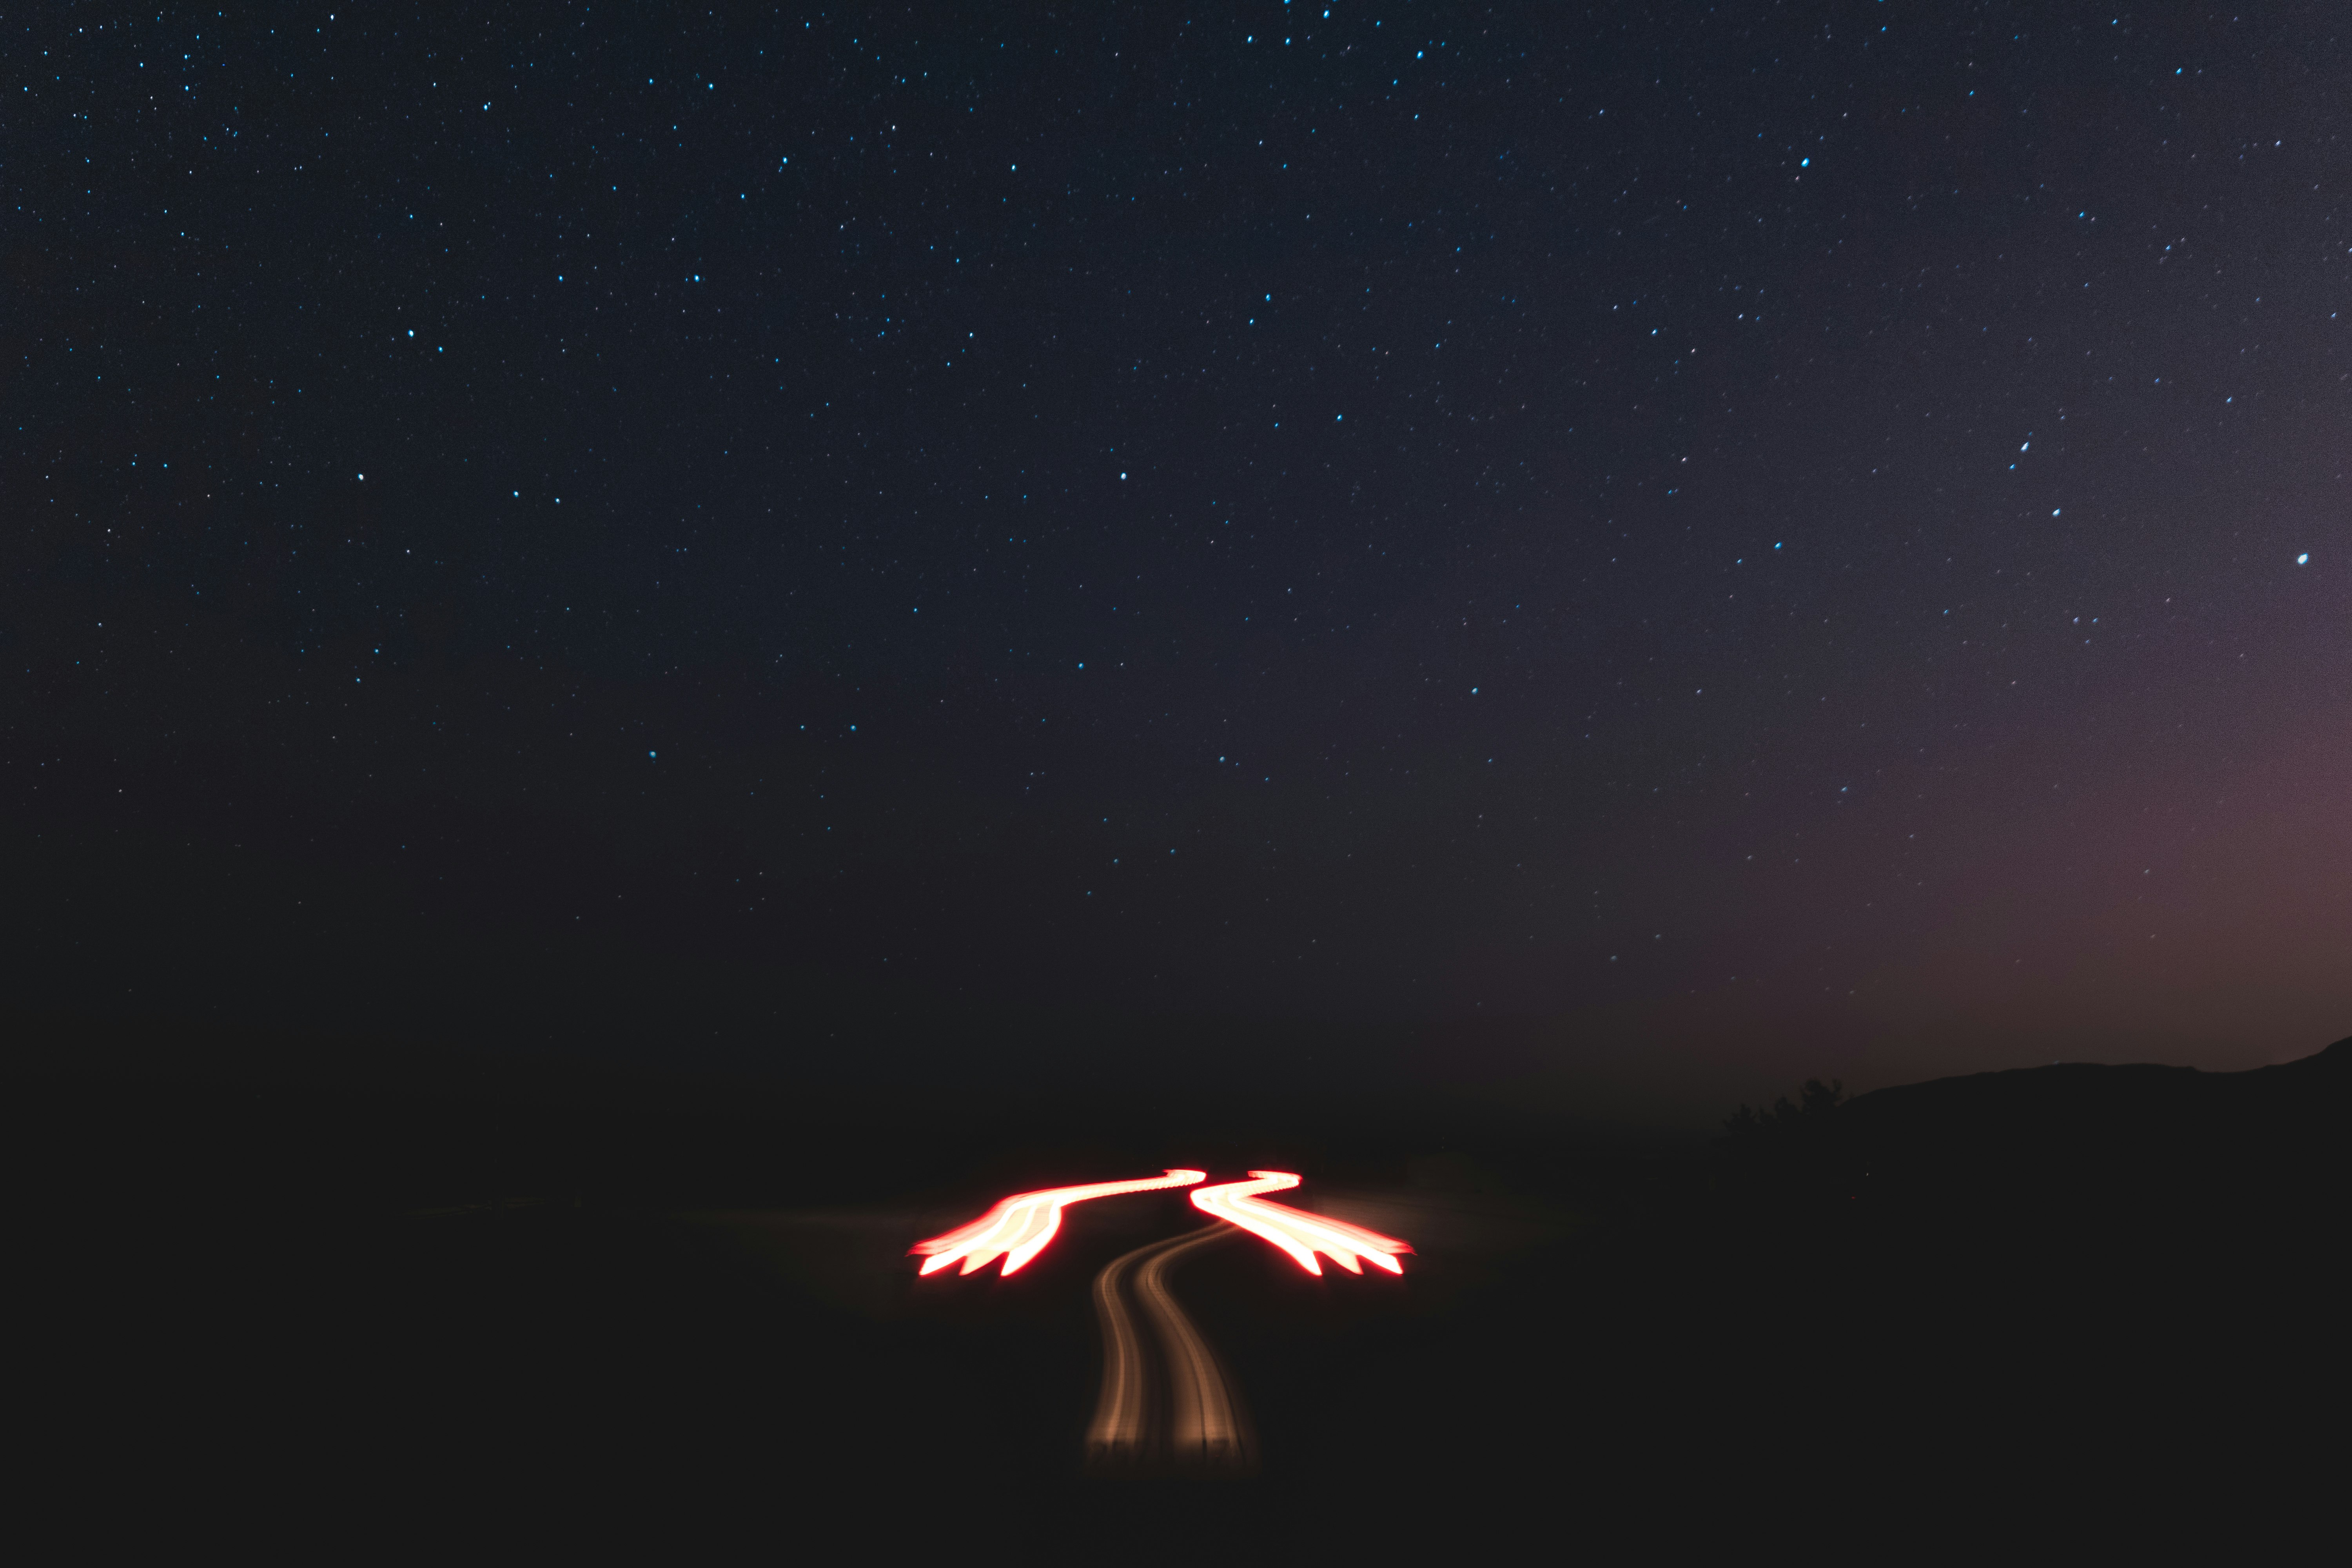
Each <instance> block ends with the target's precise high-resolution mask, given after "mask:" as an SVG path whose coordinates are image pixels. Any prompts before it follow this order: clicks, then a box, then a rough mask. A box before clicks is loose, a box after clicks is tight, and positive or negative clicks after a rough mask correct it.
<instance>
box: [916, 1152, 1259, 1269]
mask: <svg viewBox="0 0 2352 1568" xmlns="http://www.w3.org/2000/svg"><path fill="white" fill-rule="evenodd" d="M1208 1176H1209V1173H1207V1172H1206V1171H1171V1172H1169V1173H1167V1174H1166V1175H1164V1176H1145V1177H1141V1178H1139V1179H1138V1180H1136V1181H1132V1182H1096V1183H1093V1184H1090V1185H1087V1186H1082V1187H1047V1188H1045V1189H1044V1190H1043V1191H1040V1192H1034V1193H1015V1194H1013V1195H1012V1196H1011V1197H1009V1198H1004V1199H1003V1200H1001V1201H999V1202H998V1203H997V1205H996V1206H995V1207H993V1208H992V1209H990V1210H989V1211H988V1212H987V1213H986V1214H984V1215H981V1216H980V1217H979V1218H978V1219H976V1220H973V1221H972V1222H971V1224H970V1225H966V1226H957V1227H956V1228H955V1229H953V1230H951V1231H949V1232H948V1233H947V1234H946V1235H944V1236H935V1237H931V1238H930V1239H929V1240H928V1241H919V1242H917V1243H915V1245H914V1246H912V1247H908V1248H907V1254H908V1257H914V1256H916V1255H918V1254H922V1255H926V1257H925V1261H924V1264H923V1268H922V1272H923V1273H925V1274H936V1273H938V1272H939V1271H940V1269H942V1268H946V1267H947V1266H948V1265H949V1264H950V1263H953V1262H954V1261H955V1260H956V1259H958V1258H961V1259H963V1267H962V1268H961V1269H958V1270H957V1272H958V1273H960V1274H970V1273H971V1272H973V1271H974V1270H975V1269H979V1268H986V1267H987V1266H988V1264H989V1262H990V1261H991V1260H992V1259H993V1258H1000V1257H1001V1258H1003V1259H1004V1268H1003V1273H1005V1274H1013V1273H1016V1272H1018V1271H1019V1270H1020V1269H1021V1268H1023V1267H1024V1266H1025V1265H1026V1264H1027V1263H1028V1261H1029V1260H1030V1259H1031V1258H1034V1257H1036V1256H1037V1254H1039V1253H1040V1252H1043V1251H1044V1250H1045V1244H1046V1243H1047V1242H1049V1241H1051V1240H1053V1239H1054V1233H1055V1231H1057V1230H1059V1229H1061V1228H1062V1210H1063V1208H1064V1207H1065V1206H1066V1205H1070V1204H1081V1203H1084V1202H1086V1201H1087V1199H1088V1198H1108V1197H1114V1196H1116V1195H1118V1194H1120V1193H1150V1192H1159V1191H1160V1190H1162V1189H1164V1188H1168V1187H1189V1186H1191V1185H1192V1184H1193V1183H1195V1182H1202V1181H1206V1180H1208ZM1290 1179H1291V1181H1292V1182H1293V1183H1294V1184H1296V1183H1297V1180H1298V1178H1297V1177H1296V1176H1293V1177H1292V1178H1290Z"/></svg>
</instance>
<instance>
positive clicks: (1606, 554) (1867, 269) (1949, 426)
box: [0, 0, 2352, 1082]
mask: <svg viewBox="0 0 2352 1568" xmlns="http://www.w3.org/2000/svg"><path fill="white" fill-rule="evenodd" d="M5 26H6V28H7V30H8V31H7V37H8V43H7V47H6V48H5V51H0V58H5V77H4V78H0V91H5V109H0V113H5V126H6V132H7V134H6V137H5V141H6V142H7V144H8V145H9V147H10V148H11V149H12V151H11V152H10V153H9V154H8V157H7V162H6V165H5V186H6V211H5V240H0V245H4V246H5V260H6V265H7V269H8V278H9V289H8V294H7V298H8V300H9V305H8V308H7V309H6V310H5V311H0V349H5V354H0V366H5V379H4V380H0V395H5V437H0V505H5V516H6V518H7V520H8V521H7V527H6V528H5V595H6V597H5V605H0V723H5V730H0V734H5V754H0V792H5V803H6V810H7V813H8V815H9V817H10V819H11V822H12V824H13V826H12V827H11V830H10V833H9V835H8V837H9V840H10V847H9V849H8V851H7V853H8V856H9V858H10V860H11V862H12V870H11V874H10V879H11V881H12V882H13V883H14V884H15V886H16V889H17V891H16V896H15V897H14V898H13V899H12V900H11V902H12V904H13V906H14V907H13V908H12V910H11V911H10V915H9V919H10V921H11V922H12V924H11V936H10V941H11V942H12V945H13V946H14V947H15V948H16V952H17V954H18V956H19V958H20V959H21V960H23V961H24V969H23V971H22V972H21V973H23V974H24V975H25V979H24V981H23V983H22V989H21V991H20V994H19V997H18V999H17V1000H18V1003H19V1004H20V1005H28V1006H35V1007H63V1008H82V1009H100V1010H107V1009H112V1010H118V1011H127V1012H129V1013H132V1014H139V1015H142V1016H159V1017H179V1016H207V1017H213V1018H219V1019H231V1020H237V1019H254V1020H261V1019H284V1018H294V1019H298V1020H301V1021H305V1022H306V1023H308V1024H313V1025H320V1026H333V1027H341V1028H351V1029H374V1030H388V1031H391V1032H393V1033H394V1034H401V1033H403V1032H405V1033H407V1034H410V1035H429V1034H434V1033H436V1032H439V1033H445V1034H451V1035H457V1036H465V1035H468V1034H469V1032H470V1033H471V1034H475V1035H482V1036H486V1037H487V1036H497V1035H500V1034H501V1032H504V1033H508V1034H511V1033H513V1032H515V1031H517V1030H521V1031H523V1032H530V1030H533V1029H536V1030H538V1031H539V1032H540V1033H541V1035H542V1036H543V1037H545V1038H546V1039H548V1040H550V1041H554V1042H556V1043H558V1044H561V1042H562V1040H564V1039H566V1038H569V1037H571V1035H570V1034H567V1031H575V1032H576V1031H577V1030H578V1029H581V1028H585V1027H587V1026H589V1025H590V1024H591V1023H593V1022H594V1021H597V1020H602V1021H604V1022H606V1023H608V1024H611V1025H612V1026H613V1028H614V1029H616V1030H618V1031H619V1032H620V1033H621V1034H622V1035H625V1036H626V1037H627V1041H628V1042H629V1043H625V1045H624V1046H623V1047H620V1048H623V1049H625V1050H627V1051H635V1052H638V1053H640V1054H644V1055H648V1056H659V1055H661V1054H663V1053H665V1052H670V1051H674V1050H679V1049H684V1048H686V1047H684V1046H682V1045H680V1044H679V1042H680V1041H684V1040H688V1039H689V1038H690V1039H692V1040H697V1041H708V1040H716V1041H720V1042H723V1043H726V1044H727V1045H728V1047H729V1048H730V1049H736V1050H740V1051H744V1052H750V1053H752V1054H754V1055H758V1054H760V1053H767V1054H768V1055H769V1056H771V1057H772V1058H775V1059H779V1060H790V1059H793V1054H794V1053H796V1052H804V1051H807V1050H810V1049H813V1048H814V1047H810V1046H809V1045H808V1044H807V1042H806V1039H805V1038H804V1037H805V1036H806V1034H807V1031H806V1030H805V1028H803V1027H802V1025H803V1024H804V1023H805V1021H806V1020H807V1019H808V1018H812V1017H816V1016H824V1017H826V1018H828V1019H838V1018H840V1017H845V1016H860V1015H862V1014H865V1013H870V1012H872V1011H873V1010H875V1009H877V1008H878V1009H881V1010H883V1011H888V1010H890V1009H894V1008H895V1009H899V1010H901V1011H902V1012H905V1011H907V1010H912V1011H913V1012H915V1013H920V1012H923V1011H924V1010H926V1009H929V1010H930V1011H931V1012H932V1013H937V1012H939V1010H941V1009H945V1010H948V1011H950V1012H953V1011H955V1010H958V1009H961V1010H965V1011H966V1012H968V1013H970V1014H971V1016H1027V1012H1034V1011H1035V1010H1037V1009H1064V1010H1069V1009H1076V1010H1080V1011H1086V1012H1088V1013H1089V1016H1109V1017H1134V1018H1145V1017H1153V1018H1168V1017H1198V1018H1248V1019H1256V1020H1261V1021H1265V1020H1274V1021H1281V1020H1297V1021H1302V1022H1315V1023H1318V1025H1321V1026H1348V1025H1349V1024H1351V1023H1370V1022H1379V1023H1381V1024H1384V1025H1386V1024H1394V1023H1396V1022H1397V1021H1399V1020H1403V1021H1408V1022H1414V1023H1426V1024H1429V1025H1432V1026H1443V1025H1447V1024H1449V1023H1451V1024H1458V1023H1461V1022H1463V1021H1465V1020H1472V1021H1475V1020H1477V1019H1481V1018H1486V1019H1510V1020H1517V1021H1520V1024H1521V1025H1522V1026H1524V1027H1526V1028H1528V1029H1532V1030H1534V1031H1535V1034H1534V1035H1533V1036H1532V1037H1534V1038H1537V1039H1538V1040H1539V1041H1541V1042H1544V1043H1543V1044H1542V1045H1541V1046H1540V1047H1539V1048H1540V1049H1541V1050H1546V1051H1554V1052H1557V1053H1561V1054H1563V1055H1567V1056H1572V1055H1573V1054H1574V1053H1575V1052H1577V1051H1580V1050H1600V1051H1606V1050H1616V1049H1635V1048H1638V1049H1642V1050H1648V1051H1653V1052H1656V1053H1661V1054H1662V1055H1664V1057H1666V1058H1671V1059H1679V1060H1685V1061H1689V1062H1701V1061H1722V1060H1730V1059H1737V1060H1738V1061H1739V1062H1741V1063H1744V1064H1747V1066H1748V1067H1749V1068H1755V1069H1757V1070H1759V1071H1762V1072H1764V1073H1765V1074H1766V1075H1767V1077H1774V1076H1777V1075H1781V1074H1787V1073H1797V1072H1812V1071H1827V1070H1830V1069H1832V1068H1834V1069H1839V1070H1843V1071H1844V1072H1845V1073H1846V1074H1847V1076H1848V1077H1849V1078H1850V1079H1854V1080H1857V1081H1862V1082H1872V1081H1889V1080H1893V1079H1900V1078H1903V1077H1906V1076H1918V1075H1919V1074H1920V1073H1921V1072H1923V1071H1926V1070H1929V1069H1935V1070H1955V1069H1958V1068H1972V1067H2004V1066H2011V1065H2018V1064H2020V1063H2024V1062H2030V1061H2036V1060H2047V1059H2050V1058H2054V1057H2057V1056H2062V1055H2063V1056H2066V1057H2069V1058H2074V1059H2161V1060H2173V1061H2183V1062H2192V1063H2196V1064H2199V1065H2204V1066H2209V1067H2242V1066H2250V1065H2253V1064H2255V1063H2257V1062H2262V1061H2268V1060H2276V1059H2285V1058H2292V1057H2295V1056H2300V1055H2304V1054H2306V1053H2307V1052H2309V1051H2310V1050H2313V1049H2316V1048H2318V1047H2320V1046H2322V1045H2324V1044H2325V1043H2326V1041H2327V1040H2329V1039H2332V1038H2335V1037H2337V1036H2340V1035H2342V1034H2343V1033H2345V1032H2346V1031H2347V1027H2352V809H2347V795H2352V789H2347V784H2352V635H2348V634H2352V626H2347V609H2352V529H2347V499H2352V498H2347V486H2346V481H2345V470H2346V462H2347V436H2352V421H2347V415H2352V142H2347V139H2346V126H2345V121H2344V117H2343V105H2344V104H2345V103H2346V102H2347V95H2352V42H2347V36H2346V34H2347V29H2346V27H2345V26H2344V16H2343V15H2342V13H2341V11H2340V10H2339V9H2338V8H2336V7H2333V6H2329V5H2319V4H2312V5H2291V4H2290V5H2274V6H2263V7H2259V8H2256V7H2246V8H2243V11H2242V12H2240V11H2233V10H2231V8H2229V7H2225V6H2214V5H2158V6H2141V7H2138V8H2134V9H2120V10H2107V11H2090V10H2086V9H2084V8H2081V7H2073V8H2064V7H2061V8H2053V7H2049V6H2037V5H2001V4H1991V5H1957V4H1941V3H1938V4H1927V3H1924V0H1868V3H1864V0H1840V3H1829V4H1820V5H1794V4H1762V3H1751V4H1723V5H1713V6H1708V5H1672V6H1656V7H1645V6H1641V5H1605V6H1593V7H1591V8H1586V9H1580V8H1578V7H1575V6H1570V5H1520V6H1475V5H1429V4H1417V5H1407V4H1389V3H1386V0H1381V3H1377V4H1374V3H1365V4H1349V5H1332V6H1330V7H1328V8H1325V7H1323V6H1320V5H1305V4H1290V5H1285V4H1281V3H1280V0H1252V3H1248V4H1241V5H1225V6H1221V7H1210V8H1198V7H1195V8H1186V7H1183V6H1180V5H1111V4H1103V5H1022V6H997V7H972V6H968V5H917V6H911V7H909V6H898V5H877V6H874V7H867V8H858V7H836V8H834V9H831V10H801V11H793V10H789V9H785V10H775V11H771V10H769V9H768V8H764V7H751V6H741V7H719V8H715V9H714V8H711V7H709V6H694V7H680V8H675V9H669V10H663V9H659V8H656V7H639V6H625V5H596V6H590V5H531V4H509V5H499V6H496V7H477V8H474V9H473V13H472V14H471V15H466V14H464V9H463V8H458V7H449V6H444V5H433V6H423V7H418V6H403V5H370V6H366V7H352V8H350V9H338V8H331V7H330V5H260V6H241V7H237V8H235V9H234V10H228V11H224V10H222V9H220V8H218V7H213V8H200V7H192V8H163V9H160V10H156V11H151V12H141V13H139V14H137V15H128V16H126V15H122V14H121V13H119V12H109V11H106V10H105V9H103V8H99V7H87V6H83V7H73V6H44V7H35V8H29V9H26V10H22V11H20V12H17V13H13V14H11V16H9V17H8V18H6V20H5ZM2339 313H2341V314H2339ZM1024 1010H1025V1011H1024ZM910 1016H911V1015H910ZM828 1037H830V1036H828ZM958 1048H959V1047H957V1046H955V1045H953V1044H951V1043H950V1044H938V1043H933V1044H925V1043H922V1042H920V1041H918V1042H917V1043H915V1044H914V1045H912V1046H911V1047H908V1050H909V1051H910V1052H911V1056H909V1057H908V1058H906V1059H907V1060H908V1062H911V1063H912V1064H913V1066H914V1067H917V1068H919V1067H921V1066H922V1065H923V1064H924V1062H925V1061H927V1060H929V1059H930V1058H927V1057H926V1055H925V1053H926V1052H933V1053H939V1054H940V1055H941V1056H944V1055H945V1054H948V1053H951V1052H953V1051H954V1050H956V1049H958ZM991 1048H992V1049H994V1050H999V1051H1011V1052H1013V1053H1014V1058H1015V1059H1014V1060H1013V1065H1014V1066H1016V1067H1017V1065H1018V1062H1017V1053H1018V1046H1017V1044H1015V1045H1013V1046H997V1047H991Z"/></svg>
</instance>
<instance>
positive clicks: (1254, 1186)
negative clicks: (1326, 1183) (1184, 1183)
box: [1192, 1171, 1412, 1274]
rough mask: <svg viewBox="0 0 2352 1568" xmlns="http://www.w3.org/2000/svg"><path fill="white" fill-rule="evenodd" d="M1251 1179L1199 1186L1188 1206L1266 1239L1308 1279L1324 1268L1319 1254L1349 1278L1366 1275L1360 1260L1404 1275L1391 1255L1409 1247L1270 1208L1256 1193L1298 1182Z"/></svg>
mask: <svg viewBox="0 0 2352 1568" xmlns="http://www.w3.org/2000/svg"><path fill="white" fill-rule="evenodd" d="M1250 1174H1251V1175H1252V1176H1254V1177H1255V1178H1256V1179H1255V1181H1248V1182H1225V1183H1221V1184H1218V1185H1216V1186H1213V1187H1202V1189H1201V1190H1200V1191H1198V1192H1196V1193H1194V1194H1192V1206H1193V1207H1195V1208H1197V1209H1199V1210H1201V1211H1202V1213H1203V1214H1209V1215H1215V1216H1216V1217H1217V1218H1219V1219H1221V1220H1224V1221H1226V1222H1228V1223H1230V1224H1233V1225H1237V1226H1241V1227H1242V1228H1243V1229H1244V1230H1246V1231H1249V1232H1251V1233H1252V1234H1254V1235H1256V1236H1262V1237H1265V1239H1266V1240H1268V1241H1270V1242H1272V1243H1274V1245H1275V1246H1276V1247H1280V1248H1282V1250H1283V1251H1285V1252H1286V1253H1288V1254H1290V1256H1291V1258H1293V1259H1295V1260H1296V1261H1297V1264H1298V1267H1300V1268H1304V1269H1305V1270H1307V1272H1308V1273H1309V1274H1320V1273H1322V1272H1323V1266H1322V1265H1321V1264H1319V1263H1318V1262H1316V1261H1315V1255H1316V1254H1317V1253H1318V1252H1319V1253H1322V1254H1323V1255H1324V1256H1325V1257H1327V1258H1330V1259H1331V1261H1332V1262H1334V1263H1336V1264H1338V1265H1339V1267H1340V1268H1344V1269H1346V1270H1347V1271H1348V1272H1349V1273H1350V1274H1361V1273H1362V1272H1363V1271H1364V1270H1363V1268H1362V1267H1361V1265H1360V1264H1358V1262H1357V1261H1356V1260H1357V1259H1358V1258H1362V1259H1363V1260H1364V1262H1366V1263H1370V1265H1372V1267H1374V1268H1385V1269H1387V1270H1388V1271H1389V1272H1390V1273H1391V1274H1402V1273H1403V1272H1404V1265H1403V1264H1402V1263H1399V1262H1398V1261H1397V1260H1396V1257H1395V1255H1396V1254H1398V1253H1401V1252H1411V1251H1412V1247H1409V1246H1407V1245H1406V1244H1405V1243H1403V1242H1402V1241H1399V1240H1398V1239H1397V1238H1396V1237H1392V1236H1382V1235H1381V1233H1380V1232H1379V1231H1376V1230H1366V1229H1365V1228H1364V1227H1363V1226H1360V1225H1349V1223H1348V1222H1347V1221H1345V1220H1340V1219H1332V1218H1329V1217H1328V1216H1327V1215H1319V1214H1307V1213H1306V1212H1304V1211H1303V1210H1299V1209H1295V1208H1292V1207H1290V1206H1289V1205H1286V1204H1270V1203H1268V1202H1266V1201H1265V1199H1264V1198H1262V1197H1260V1196H1258V1194H1260V1193H1278V1192H1281V1191H1283V1190H1284V1189H1286V1188H1289V1187H1295V1186H1297V1184H1298V1178H1297V1176H1295V1175H1293V1174H1291V1173H1289V1172H1287V1171H1252V1172H1251V1173H1250Z"/></svg>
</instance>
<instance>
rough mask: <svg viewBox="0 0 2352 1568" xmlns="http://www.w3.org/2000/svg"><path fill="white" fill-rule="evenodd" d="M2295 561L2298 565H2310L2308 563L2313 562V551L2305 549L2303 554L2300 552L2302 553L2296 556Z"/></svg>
mask: <svg viewBox="0 0 2352 1568" xmlns="http://www.w3.org/2000/svg"><path fill="white" fill-rule="evenodd" d="M2294 563H2295V564H2296V565H2298V566H2308V565H2310V564H2311V552H2309V551H2308V550H2306V551H2305V552H2303V553H2302V554H2300V555H2298V556H2296V557H2295V558H2294Z"/></svg>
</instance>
